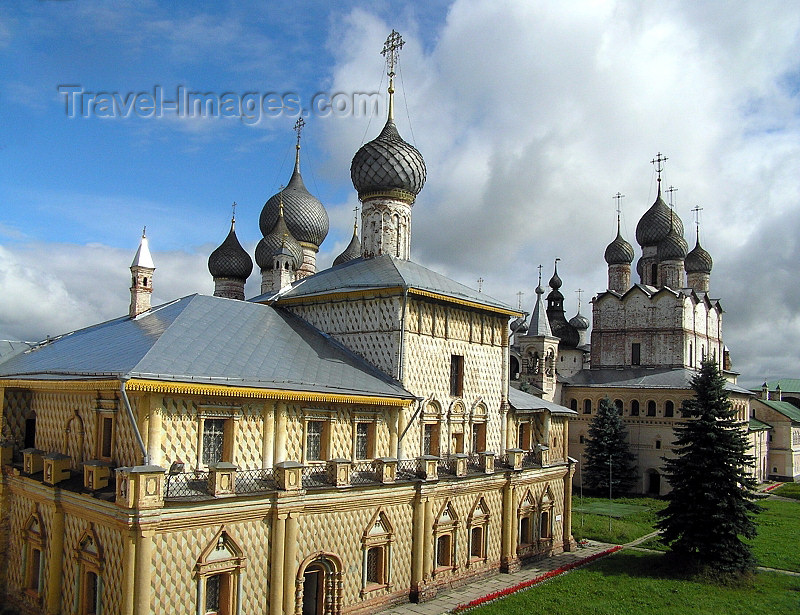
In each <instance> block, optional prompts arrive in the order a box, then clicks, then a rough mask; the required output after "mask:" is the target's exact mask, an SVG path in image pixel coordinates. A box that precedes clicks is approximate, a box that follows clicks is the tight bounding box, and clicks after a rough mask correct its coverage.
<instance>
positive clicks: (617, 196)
mask: <svg viewBox="0 0 800 615" xmlns="http://www.w3.org/2000/svg"><path fill="white" fill-rule="evenodd" d="M611 198H612V199H615V200H616V201H617V233H618V234H619V219H620V216H621V215H622V199H624V198H625V195H624V194H622V193H621V192H617V193H616V194H615V195H614V196H613V197H611Z"/></svg>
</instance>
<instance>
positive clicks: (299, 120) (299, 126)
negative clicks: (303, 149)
mask: <svg viewBox="0 0 800 615" xmlns="http://www.w3.org/2000/svg"><path fill="white" fill-rule="evenodd" d="M305 125H306V121H305V120H304V119H303V118H302V117H298V118H297V121H296V122H295V123H294V128H293V129H292V130H294V131H295V132H296V133H297V147H300V133H301V132H303V126H305Z"/></svg>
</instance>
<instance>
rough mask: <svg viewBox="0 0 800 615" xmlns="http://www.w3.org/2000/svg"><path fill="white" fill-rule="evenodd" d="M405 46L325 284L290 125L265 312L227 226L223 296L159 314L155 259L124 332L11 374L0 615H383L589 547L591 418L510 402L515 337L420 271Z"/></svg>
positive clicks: (470, 294) (487, 312) (14, 366)
mask: <svg viewBox="0 0 800 615" xmlns="http://www.w3.org/2000/svg"><path fill="white" fill-rule="evenodd" d="M402 44H403V43H402V39H401V38H400V37H399V35H398V34H397V33H396V32H392V34H391V36H390V37H389V38H388V39H387V42H386V45H385V47H384V50H383V54H384V55H385V56H386V59H387V66H388V75H389V90H388V92H389V107H388V117H387V120H386V124H385V126H384V127H383V130H382V131H381V132H380V134H379V135H378V136H377V137H376V138H375V139H373V140H372V141H370V142H368V143H366V144H365V145H363V146H362V147H361V148H360V149H359V150H358V151H357V152H356V154H355V156H354V157H353V161H352V166H351V178H352V181H353V185H354V188H355V190H356V191H357V193H358V198H359V200H360V201H361V204H362V208H361V228H360V237H359V236H358V233H357V232H355V231H354V235H353V239H352V241H351V243H350V245H349V246H348V247H347V249H346V250H345V251H344V252H343V253H342V254H341V255H340V256H339V257H338V258H337V259H336V261H335V264H334V266H333V267H331V268H329V269H326V270H322V271H318V270H317V265H316V255H317V252H318V250H319V246H320V245H321V243H322V242H323V241H324V239H325V237H326V235H327V232H328V216H327V213H326V212H325V208H324V206H323V205H322V203H321V201H320V200H319V199H318V198H316V197H314V196H313V195H311V194H310V193H309V192H308V190H307V189H306V187H305V185H304V183H303V179H302V176H301V171H300V129H301V128H302V121H298V124H297V130H298V141H297V155H296V161H295V167H294V170H293V173H292V175H291V177H290V179H289V181H288V183H287V184H286V187H285V188H282V189H281V190H280V191H279V192H278V193H277V194H275V195H274V196H272V197H270V198H269V199H268V200H267V201H266V204H265V205H264V208H263V210H262V212H261V216H260V220H259V226H260V229H261V232H262V235H263V239H262V240H261V241H259V243H258V246H257V248H256V253H255V263H256V265H257V266H258V268H259V269H260V274H261V295H260V296H258V297H255V298H252V299H250V300H248V301H245V300H243V299H244V286H245V281H246V280H247V278H248V277H249V275H250V274H251V272H252V269H253V260H252V259H251V257H250V255H249V254H247V252H246V251H245V250H244V249H243V248H242V246H241V244H240V242H239V240H238V238H237V236H236V229H235V224H236V220H235V218H234V219H232V220H231V227H230V232H229V233H228V235H227V237H226V239H225V240H224V241H223V243H222V244H221V245H220V246H219V248H217V249H216V250H215V251H214V252H213V253H212V254H211V255H210V258H209V260H208V268H209V272H210V273H211V275H212V277H213V278H214V282H215V292H214V296H213V297H210V296H203V295H190V296H188V297H184V298H181V299H177V300H174V301H170V302H168V303H166V304H164V305H159V306H152V305H151V300H150V298H151V294H152V290H153V288H154V286H155V285H157V284H158V281H157V279H158V278H157V271H156V269H157V268H156V264H155V262H154V260H153V259H152V256H151V253H150V250H149V245H148V240H149V239H152V238H148V237H147V236H146V233H143V234H142V238H141V242H140V245H139V249H138V251H137V253H136V256H135V258H134V260H133V262H132V264H131V267H130V270H131V287H130V294H131V304H130V310H129V313H128V314H127V315H125V316H121V317H119V318H116V319H114V320H110V321H108V322H104V323H100V324H97V325H94V326H91V327H88V328H85V329H81V330H77V331H73V332H71V333H67V334H64V335H62V336H59V337H56V338H52V339H48V340H46V341H44V342H42V343H40V344H38V345H36V346H34V347H33V348H29V349H23V348H20V349H18V350H19V352H16V353H15V354H14V355H13V356H11V355H10V354H9V356H10V358H8V359H7V360H5V361H4V362H2V363H0V399H1V400H2V423H1V424H0V463H1V464H2V477H1V478H2V480H1V481H0V551H2V552H3V553H4V554H5V555H6V565H5V566H3V567H2V568H0V602H3V603H5V604H9V605H13V606H14V607H15V608H17V609H19V610H20V611H21V612H23V613H26V614H27V613H30V614H34V613H35V614H44V613H47V614H50V615H55V614H58V613H70V614H79V615H88V614H98V613H102V614H103V615H118V614H119V615H146V614H150V613H196V614H197V615H211V614H217V615H234V614H235V615H253V614H257V613H262V614H267V613H269V614H272V615H276V614H279V613H283V614H285V615H290V614H291V615H338V614H340V613H373V612H378V611H380V610H382V609H384V608H386V607H387V606H388V605H390V604H394V603H399V602H406V601H409V600H411V601H420V602H421V601H424V600H427V599H429V598H431V597H432V596H434V595H435V594H436V592H437V590H438V589H439V588H442V587H452V586H456V585H458V584H460V583H463V582H466V581H468V580H473V579H477V578H483V577H486V576H489V575H493V574H497V573H499V572H507V571H513V570H516V569H518V567H519V566H520V563H521V562H522V561H524V560H526V559H530V558H535V557H542V556H546V555H549V554H552V553H557V552H560V551H562V550H569V549H572V548H573V547H574V540H573V538H572V535H571V492H572V480H573V474H574V472H575V463H574V460H572V459H570V457H569V442H570V433H569V428H568V424H569V420H570V419H572V418H573V417H575V416H576V415H577V413H576V412H575V410H571V409H569V408H566V407H563V406H561V405H559V404H558V403H556V402H555V401H553V397H552V395H550V396H545V398H544V399H543V398H540V397H538V396H536V395H532V394H530V393H526V392H524V391H522V390H518V389H516V388H513V387H509V373H510V365H509V362H510V356H509V334H508V331H509V328H508V323H509V320H510V319H518V318H519V317H520V316H521V313H520V312H518V311H517V310H515V309H513V308H511V307H509V306H507V305H505V304H503V303H502V302H500V301H496V300H494V299H492V298H491V297H488V296H487V295H485V294H484V293H480V292H478V291H476V290H473V289H471V288H468V287H466V286H463V285H461V284H459V283H457V282H455V281H453V280H450V279H448V278H446V277H444V276H442V275H440V274H438V273H436V272H434V271H431V270H429V269H427V268H425V267H423V266H421V265H419V264H417V263H415V262H414V261H413V260H411V216H412V209H413V206H414V204H415V201H416V198H417V195H418V194H419V193H420V191H421V190H422V188H423V186H424V183H425V179H426V168H425V162H424V160H423V157H422V155H421V154H420V152H419V151H418V150H417V149H416V148H415V147H414V146H413V145H411V144H409V143H407V142H406V141H404V140H403V138H402V137H401V136H400V134H399V132H398V129H397V127H396V125H395V123H394V117H393V94H394V87H393V83H394V81H393V78H394V69H395V65H396V62H397V53H398V51H399V49H400V47H401V46H402ZM239 222H240V224H241V221H239ZM545 337H546V338H547V339H546V340H545V341H544V342H542V343H541V344H539V345H538V346H537V349H538V352H539V357H540V360H541V361H543V363H542V364H546V363H547V361H551V360H552V358H553V352H555V348H556V346H555V344H556V342H557V339H556V338H555V337H554V336H552V335H546V336H545ZM537 344H538V342H537ZM551 367H552V366H551ZM548 369H550V368H548ZM544 373H547V370H545V372H544ZM551 376H552V369H550V375H549V376H548V378H550V377H551ZM551 385H552V382H551V380H547V379H546V378H544V376H543V377H542V379H541V381H538V380H537V386H539V387H540V388H542V389H543V390H544V389H545V388H546V387H550V386H551Z"/></svg>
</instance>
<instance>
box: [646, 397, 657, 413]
mask: <svg viewBox="0 0 800 615" xmlns="http://www.w3.org/2000/svg"><path fill="white" fill-rule="evenodd" d="M655 415H656V402H654V401H653V400H652V399H651V400H648V402H647V416H655Z"/></svg>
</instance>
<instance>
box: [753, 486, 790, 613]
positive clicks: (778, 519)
mask: <svg viewBox="0 0 800 615" xmlns="http://www.w3.org/2000/svg"><path fill="white" fill-rule="evenodd" d="M761 506H763V508H764V511H763V512H762V513H761V514H759V515H758V517H756V523H758V536H756V537H755V538H754V539H753V540H752V542H751V544H752V546H753V553H754V554H755V556H756V558H757V559H758V563H759V565H761V566H767V567H769V568H780V569H781V570H794V571H795V572H800V550H798V548H797V546H798V545H800V502H782V501H780V500H764V501H762V502H761ZM798 612H800V611H798Z"/></svg>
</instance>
